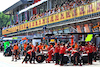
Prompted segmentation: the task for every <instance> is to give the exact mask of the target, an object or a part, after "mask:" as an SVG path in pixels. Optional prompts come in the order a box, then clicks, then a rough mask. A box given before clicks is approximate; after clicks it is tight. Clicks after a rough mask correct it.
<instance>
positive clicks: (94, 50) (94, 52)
mask: <svg viewBox="0 0 100 67" xmlns="http://www.w3.org/2000/svg"><path fill="white" fill-rule="evenodd" d="M96 57H97V48H96V45H93V58H94V61H95V62H96Z"/></svg>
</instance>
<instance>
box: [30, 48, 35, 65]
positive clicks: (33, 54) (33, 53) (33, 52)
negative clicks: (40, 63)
mask: <svg viewBox="0 0 100 67" xmlns="http://www.w3.org/2000/svg"><path fill="white" fill-rule="evenodd" d="M35 50H36V46H35V47H33V48H32V57H31V59H30V63H32V61H33V63H34V64H35V59H36V58H35V56H36V53H35Z"/></svg>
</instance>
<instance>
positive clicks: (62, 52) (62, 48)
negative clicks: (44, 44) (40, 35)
mask: <svg viewBox="0 0 100 67" xmlns="http://www.w3.org/2000/svg"><path fill="white" fill-rule="evenodd" d="M65 51H66V47H65V44H63V45H61V46H60V51H59V54H60V66H63V58H64V54H65Z"/></svg>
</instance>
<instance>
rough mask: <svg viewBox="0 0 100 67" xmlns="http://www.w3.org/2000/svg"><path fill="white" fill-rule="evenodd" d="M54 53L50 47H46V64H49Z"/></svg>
mask: <svg viewBox="0 0 100 67" xmlns="http://www.w3.org/2000/svg"><path fill="white" fill-rule="evenodd" d="M53 52H54V48H53V47H51V44H50V46H49V47H48V58H47V59H46V63H50V61H51V60H52V54H53Z"/></svg>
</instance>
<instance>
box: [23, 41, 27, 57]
mask: <svg viewBox="0 0 100 67" xmlns="http://www.w3.org/2000/svg"><path fill="white" fill-rule="evenodd" d="M26 48H27V42H25V43H24V56H25V55H26V52H27V51H26Z"/></svg>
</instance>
